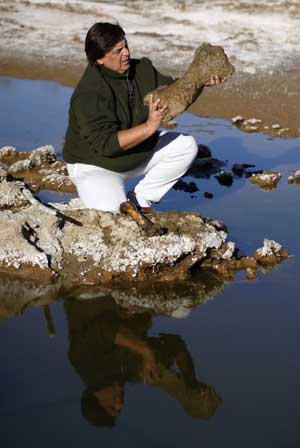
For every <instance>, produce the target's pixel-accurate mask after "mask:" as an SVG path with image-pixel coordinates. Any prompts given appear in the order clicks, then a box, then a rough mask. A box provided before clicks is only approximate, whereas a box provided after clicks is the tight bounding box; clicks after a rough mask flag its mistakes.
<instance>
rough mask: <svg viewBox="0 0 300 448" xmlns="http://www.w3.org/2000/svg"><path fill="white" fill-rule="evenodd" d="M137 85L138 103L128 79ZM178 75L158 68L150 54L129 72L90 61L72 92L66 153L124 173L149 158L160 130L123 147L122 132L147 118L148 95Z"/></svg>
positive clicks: (67, 157) (74, 159) (134, 62)
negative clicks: (145, 100) (131, 96)
mask: <svg viewBox="0 0 300 448" xmlns="http://www.w3.org/2000/svg"><path fill="white" fill-rule="evenodd" d="M128 77H129V79H130V80H131V82H132V83H133V85H134V90H135V104H134V107H133V109H132V110H131V108H130V105H129V95H128V84H127V82H128V81H127V78H128ZM172 82H173V79H172V78H171V77H167V76H164V75H162V74H161V73H159V72H158V71H157V70H156V69H155V68H154V67H153V65H152V63H151V61H150V60H149V59H147V58H142V59H140V60H137V59H132V60H131V62H130V70H129V72H128V73H124V74H120V73H118V72H115V71H113V70H110V69H108V68H106V67H103V66H91V65H88V67H87V69H86V71H85V73H84V74H83V76H82V78H81V80H80V81H79V83H78V85H77V87H76V88H75V90H74V92H73V95H72V97H71V102H70V109H69V125H68V129H67V133H66V139H65V145H64V148H63V158H64V160H65V161H66V162H68V163H86V164H89V165H96V166H100V167H102V168H106V169H108V170H111V171H116V172H123V171H128V170H131V169H133V168H135V167H137V166H138V165H140V164H142V163H143V162H145V161H146V160H147V159H148V158H149V155H150V152H151V151H152V150H153V148H154V146H155V145H156V143H157V140H158V132H156V133H155V134H154V135H152V136H151V137H149V138H148V139H147V140H145V141H144V142H142V143H140V144H139V145H137V146H135V147H133V148H131V149H129V150H127V151H124V150H123V149H122V148H121V147H120V144H119V140H118V135H117V133H118V131H120V130H123V129H129V128H131V127H133V126H136V125H138V124H141V123H144V122H145V121H146V120H147V117H148V107H147V106H144V104H143V98H144V96H145V95H146V94H147V93H148V92H150V91H151V90H153V89H155V88H157V87H158V86H160V85H164V84H171V83H172Z"/></svg>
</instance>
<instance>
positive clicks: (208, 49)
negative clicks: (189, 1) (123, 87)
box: [144, 43, 234, 127]
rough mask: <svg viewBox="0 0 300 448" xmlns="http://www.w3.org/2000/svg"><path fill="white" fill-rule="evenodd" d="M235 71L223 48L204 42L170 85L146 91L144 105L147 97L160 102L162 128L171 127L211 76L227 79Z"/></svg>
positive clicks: (147, 102) (146, 102)
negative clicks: (163, 109) (216, 75)
mask: <svg viewBox="0 0 300 448" xmlns="http://www.w3.org/2000/svg"><path fill="white" fill-rule="evenodd" d="M233 72H234V68H233V66H232V64H231V63H230V62H229V60H228V58H227V56H226V54H225V52H224V50H223V48H222V47H218V46H213V45H210V44H208V43H203V44H202V45H200V47H198V48H197V50H196V51H195V54H194V59H193V61H192V63H191V64H190V65H189V67H188V69H187V71H186V72H185V73H184V75H183V76H182V77H181V78H179V79H177V80H176V81H175V82H174V83H173V84H171V85H169V86H162V87H159V88H158V89H156V90H153V91H152V92H149V93H148V94H147V95H146V96H145V98H144V103H145V104H146V105H148V104H149V100H150V96H152V98H153V100H156V99H157V98H159V99H160V104H159V107H164V106H167V108H168V109H167V112H166V114H165V115H164V118H163V122H162V125H163V126H165V127H174V124H175V125H176V123H174V122H173V121H172V119H173V118H175V117H176V116H177V115H179V114H181V113H183V112H184V111H185V110H186V109H187V108H188V107H189V106H190V105H191V104H192V103H194V102H195V101H196V99H197V98H198V96H199V95H200V93H201V92H202V90H203V88H204V87H205V85H206V84H207V83H208V82H209V81H210V79H211V75H213V74H218V75H219V76H220V78H225V77H226V78H229V77H230V76H231V75H232V74H233Z"/></svg>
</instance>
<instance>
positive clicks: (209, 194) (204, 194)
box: [203, 191, 214, 199]
mask: <svg viewBox="0 0 300 448" xmlns="http://www.w3.org/2000/svg"><path fill="white" fill-rule="evenodd" d="M203 196H204V197H205V198H207V199H212V198H213V197H214V195H213V194H212V193H209V192H208V191H205V192H204V193H203Z"/></svg>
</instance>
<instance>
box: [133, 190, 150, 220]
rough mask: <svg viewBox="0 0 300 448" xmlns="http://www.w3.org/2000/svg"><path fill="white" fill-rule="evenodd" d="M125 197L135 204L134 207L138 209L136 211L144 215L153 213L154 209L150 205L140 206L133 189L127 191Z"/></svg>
mask: <svg viewBox="0 0 300 448" xmlns="http://www.w3.org/2000/svg"><path fill="white" fill-rule="evenodd" d="M127 199H128V200H129V201H130V202H132V204H134V205H135V207H136V208H137V209H138V211H139V212H140V213H142V214H144V215H151V214H153V213H155V210H154V209H153V208H151V207H142V206H141V205H140V204H139V203H138V200H137V198H136V195H135V192H134V191H133V190H131V191H128V193H127Z"/></svg>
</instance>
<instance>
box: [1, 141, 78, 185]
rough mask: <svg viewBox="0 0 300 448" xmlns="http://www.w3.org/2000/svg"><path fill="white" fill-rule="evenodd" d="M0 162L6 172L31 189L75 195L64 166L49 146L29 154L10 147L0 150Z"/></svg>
mask: <svg viewBox="0 0 300 448" xmlns="http://www.w3.org/2000/svg"><path fill="white" fill-rule="evenodd" d="M0 161H1V162H2V163H4V164H6V165H8V168H7V172H8V174H10V175H11V176H13V177H14V178H18V179H22V180H23V181H24V182H26V184H27V185H29V186H30V187H31V188H32V189H34V190H38V189H47V190H53V191H62V192H66V193H75V192H76V188H75V185H74V184H73V183H72V182H71V180H70V178H69V176H68V172H67V168H66V164H65V163H64V162H62V161H59V160H57V158H56V154H55V149H54V148H53V146H51V145H46V146H42V147H40V148H37V149H35V150H33V151H31V152H17V151H16V149H15V148H14V147H12V146H5V147H3V148H1V149H0Z"/></svg>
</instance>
